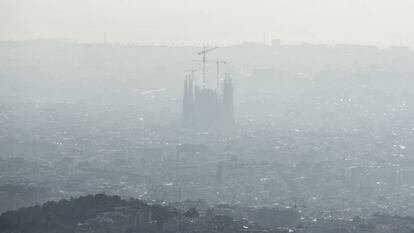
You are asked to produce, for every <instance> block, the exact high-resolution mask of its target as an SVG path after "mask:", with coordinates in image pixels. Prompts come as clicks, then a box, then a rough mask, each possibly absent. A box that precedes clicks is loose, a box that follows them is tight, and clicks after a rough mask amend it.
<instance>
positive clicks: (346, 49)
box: [0, 39, 414, 232]
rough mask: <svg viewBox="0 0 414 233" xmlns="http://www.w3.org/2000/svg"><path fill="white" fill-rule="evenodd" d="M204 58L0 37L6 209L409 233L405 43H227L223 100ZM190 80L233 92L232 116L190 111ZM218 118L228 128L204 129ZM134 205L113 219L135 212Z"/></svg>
mask: <svg viewBox="0 0 414 233" xmlns="http://www.w3.org/2000/svg"><path fill="white" fill-rule="evenodd" d="M199 50H200V48H198V47H168V46H141V45H135V44H80V43H73V42H66V41H48V40H39V41H22V42H16V41H2V42H0V104H1V105H0V158H1V160H0V197H1V198H0V212H1V213H10V212H6V211H11V210H17V209H19V208H22V207H28V206H34V205H41V204H44V203H48V202H49V203H51V202H50V201H59V200H61V199H67V200H69V199H72V198H78V197H80V198H84V196H85V195H95V194H97V193H105V194H106V195H116V198H122V199H124V200H128V199H129V198H134V199H136V200H139V202H140V203H141V202H142V203H141V204H140V205H144V203H147V204H148V205H149V204H151V203H152V204H154V205H160V206H164V207H165V206H168V207H169V208H176V209H177V211H178V212H179V213H181V214H185V213H187V212H186V211H189V209H191V208H194V209H195V210H197V217H198V216H200V217H198V218H199V219H198V220H194V219H193V218H194V217H191V218H187V220H183V218H184V219H185V217H186V216H184V215H181V214H179V215H177V216H175V215H174V216H175V217H174V219H176V220H172V221H173V222H174V221H178V222H180V221H184V222H186V221H187V223H186V224H190V225H191V227H190V228H189V229H191V231H194V232H196V231H198V230H197V226H199V224H201V222H203V221H207V222H208V221H210V220H211V218H212V217H211V216H214V215H216V216H229V217H231V218H235V219H238V221H241V222H238V223H237V224H236V225H234V227H235V229H234V232H236V231H238V230H236V228H237V229H239V228H240V229H241V230H240V229H239V230H240V231H248V230H246V229H251V228H252V227H253V228H254V229H256V228H255V226H253V225H249V224H253V223H249V221H254V222H256V223H258V224H259V226H260V227H262V228H263V229H276V230H278V231H281V232H284V231H286V232H294V231H297V232H325V231H324V230H326V232H412V229H414V220H413V219H411V218H412V217H414V212H413V206H414V198H413V195H414V183H413V181H412V179H410V178H411V177H412V175H413V173H414V166H413V162H414V161H413V159H412V154H413V151H414V148H412V147H411V145H412V140H414V121H413V117H412V116H413V115H414V108H413V100H414V98H413V93H412V91H411V88H410V87H411V85H412V84H413V83H414V81H413V80H412V78H411V77H412V75H413V74H414V68H413V67H414V66H412V64H413V61H414V53H413V52H412V50H411V49H410V48H408V47H403V46H399V47H391V48H377V47H373V46H359V45H320V44H319V45H316V44H299V45H285V44H283V41H281V40H279V39H275V40H272V43H271V44H264V43H244V44H240V45H234V46H227V47H220V48H218V49H216V50H215V51H211V53H209V54H208V56H211V57H212V58H214V59H215V57H219V58H223V59H225V60H226V61H227V63H226V64H222V66H221V68H222V72H221V73H220V72H219V71H218V68H217V73H218V74H217V83H219V82H222V83H223V88H222V90H221V89H220V87H219V84H217V87H216V76H215V75H216V74H215V73H216V64H215V63H214V62H213V63H211V64H207V65H206V68H205V69H206V70H205V73H206V76H207V80H206V83H205V84H203V83H200V81H197V80H199V79H198V77H201V76H202V75H203V73H204V72H201V70H202V69H203V67H202V64H200V63H194V64H192V63H191V61H192V59H194V58H198V55H197V52H199ZM214 61H215V60H214ZM217 61H218V59H217ZM193 67H195V69H197V71H195V69H194V72H193V74H191V72H190V73H189V72H188V71H186V70H188V69H192V68H193ZM194 73H195V74H194ZM190 74H191V76H190ZM230 77H231V78H230ZM190 79H191V83H192V82H193V81H194V83H195V84H194V85H206V86H210V87H211V88H212V91H211V92H208V93H207V92H206V93H207V94H208V95H210V96H215V95H218V96H220V90H221V91H223V92H225V90H227V91H231V92H230V93H231V97H232V98H234V100H233V99H231V100H230V99H229V97H228V96H229V95H227V97H223V103H224V102H226V101H227V102H226V103H227V105H225V104H223V106H231V108H233V104H234V113H233V112H232V111H231V112H225V111H224V110H218V109H228V108H229V107H221V106H220V105H219V104H218V103H219V102H220V101H221V100H220V101H218V102H217V103H216V102H214V101H213V102H211V101H210V102H208V103H213V104H212V105H210V106H212V107H211V108H210V109H207V110H205V109H201V110H200V109H199V110H197V106H198V108H200V106H203V105H202V104H203V102H202V98H201V97H195V99H194V100H191V101H190V102H191V103H190V104H188V103H189V102H188V100H187V102H186V100H185V95H187V96H188V95H190V94H189V93H191V95H193V94H192V93H193V86H191V88H192V89H191V92H190V89H186V88H189V82H190V81H188V80H190ZM183 80H186V81H185V86H184V89H183V85H182V84H183ZM226 80H227V81H226ZM226 83H227V84H226ZM226 85H227V86H226ZM214 88H217V90H216V91H214ZM233 88H234V93H233ZM186 91H187V92H186ZM186 93H187V94H186ZM199 93H201V94H199V96H201V95H202V92H199ZM214 93H215V94H214ZM233 95H234V96H233ZM191 98H192V97H191ZM197 98H199V99H198V100H197ZM214 98H216V97H214ZM220 98H221V97H220ZM226 98H227V100H226ZM197 101H198V102H197ZM228 101H231V105H229V103H230V102H228ZM232 101H234V103H233V102H232ZM193 102H194V103H193ZM186 103H187V105H188V106H187V109H185V108H184V109H183V105H185V104H186ZM193 104H194V106H195V107H193ZM188 109H196V110H194V111H195V112H192V111H193V110H188ZM186 111H187V115H188V116H187V120H188V119H190V118H191V119H192V120H191V121H190V123H188V122H187V123H186V122H183V117H184V118H185V116H184V115H185V114H186ZM196 111H199V112H200V113H197V112H196ZM220 111H221V112H220ZM197 114H198V115H197ZM215 114H217V115H216V116H215ZM221 114H223V115H221ZM226 114H227V115H226ZM229 114H230V115H229ZM233 114H234V116H233ZM217 116H219V117H217ZM197 117H198V118H197ZM215 117H216V118H215ZM233 117H234V118H233ZM214 119H215V121H217V122H223V121H227V123H226V124H222V125H220V124H215V125H214V127H213V128H208V127H207V128H206V125H205V124H198V123H197V124H195V123H194V122H196V121H199V122H200V121H208V122H210V121H212V120H214ZM184 120H185V119H184ZM233 121H234V123H232V122H233ZM229 122H230V123H229ZM193 123H194V124H195V125H196V127H192V126H191V124H193ZM210 123H211V122H210ZM211 124H213V123H211ZM232 124H234V125H233V126H232V127H229V128H227V129H226V130H224V131H223V130H219V129H222V128H223V127H224V126H229V125H232ZM189 125H190V126H189ZM203 127H204V128H203ZM116 200H118V199H116ZM59 203H60V202H59ZM147 204H145V205H147ZM128 205H129V204H125V203H124V202H119V203H118V202H116V203H115V204H114V206H111V207H110V208H109V207H108V208H109V209H108V210H107V211H109V210H111V211H113V214H114V213H117V211H118V212H122V213H123V214H124V215H126V216H129V214H127V213H129V212H128V211H130V210H129V208H132V207H130V206H129V207H126V206H128ZM117 206H123V207H122V208H123V209H122V210H119V209H117V208H118V207H117ZM113 208H115V210H116V211H115V210H114V209H113ZM210 209H211V210H214V211H215V213H216V214H212V213H211V211H210ZM36 211H40V210H36ZM41 211H43V207H42V210H41ZM214 211H213V212H214ZM260 211H262V212H260ZM266 211H267V212H266ZM258 212H260V213H262V215H261V217H257V216H258ZM105 213H106V212H105ZM105 213H100V214H98V215H97V216H98V217H97V219H98V220H99V218H100V217H99V216H101V217H102V216H103V215H102V214H105ZM217 213H218V214H217ZM144 215H145V216H146V215H148V214H147V213H146V214H144ZM183 216H184V217H183ZM255 216H256V217H255ZM90 217H91V218H92V217H96V216H90ZM102 218H103V217H102ZM108 218H109V219H116V217H114V216H113V217H108ZM128 218H129V217H128ZM266 218H270V220H264V219H266ZM97 219H95V220H90V221H98V220H97ZM104 219H106V217H105V218H104ZM177 219H178V220H177ZM180 219H181V220H180ZM243 219H244V220H243ZM281 219H282V220H281ZM83 220H84V221H86V218H85V219H83ZM147 220H148V221H151V219H147ZM147 220H146V221H147ZM216 220H217V219H216ZM3 221H4V220H3ZM99 221H100V220H99ZM111 221H112V220H111ZM122 221H123V220H122ZM128 221H130V220H128ZM128 221H127V222H128ZM188 221H190V222H188ZM193 221H199V224H198V223H194V222H193ZM217 221H221V220H217ZM223 221H224V220H223ZM225 221H229V220H228V219H227V220H225ZM243 221H248V222H247V223H243ZM0 222H1V221H0ZM256 223H255V224H256ZM81 224H83V223H81ZM125 224H126V223H125ZM128 224H130V223H128ZM128 224H127V225H128ZM131 224H132V223H131ZM165 224H167V223H165ZM170 224H172V223H171V222H170ZM174 224H178V223H177V222H175V223H174ZM217 224H218V223H217ZM240 224H241V225H240ZM243 224H245V225H243ZM246 224H247V225H246ZM243 226H245V227H246V228H245V229H244V230H243ZM148 227H150V226H148ZM249 227H250V228H249ZM256 227H258V226H256ZM80 228H82V227H80ZM167 228H168V227H167ZM167 228H165V226H164V228H159V226H158V227H156V228H154V229H153V230H154V231H159V232H162V231H164V230H165V231H166V229H167ZM122 229H123V228H122ZM148 229H150V228H148ZM151 229H152V228H151ZM162 229H164V230H162ZM169 229H173V228H172V227H171V228H169ZM174 229H175V228H174ZM177 229H178V230H176V231H173V230H171V232H186V230H185V229H181V228H177ZM186 229H187V228H186ZM335 229H336V230H338V229H344V231H335ZM395 229H399V230H398V231H396V230H395ZM80 230H82V229H76V232H79V231H80ZM95 230H96V231H97V232H99V227H98V228H96V229H95ZM118 230H119V229H112V230H111V231H109V232H119V231H118ZM141 230H142V229H141ZM187 230H188V229H187ZM227 230H229V229H227ZM135 231H138V230H137V229H135ZM151 231H152V230H151ZM223 231H224V232H225V230H223ZM257 231H259V228H257ZM5 232H15V231H12V230H9V231H5ZM61 232H62V231H61ZM69 232H71V231H69ZM86 232H88V231H86ZM122 232H124V231H122ZM132 232H134V231H132ZM218 232H221V231H218Z"/></svg>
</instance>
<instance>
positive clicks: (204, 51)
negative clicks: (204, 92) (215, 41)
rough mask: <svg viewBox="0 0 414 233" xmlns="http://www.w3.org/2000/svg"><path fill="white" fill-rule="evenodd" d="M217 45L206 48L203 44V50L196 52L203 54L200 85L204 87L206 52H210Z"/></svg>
mask: <svg viewBox="0 0 414 233" xmlns="http://www.w3.org/2000/svg"><path fill="white" fill-rule="evenodd" d="M217 48H218V47H213V48H209V49H207V48H206V47H205V46H204V47H203V50H201V51H200V52H198V55H203V60H202V62H203V76H202V87H203V88H204V87H205V86H206V53H208V52H211V51H213V50H215V49H217Z"/></svg>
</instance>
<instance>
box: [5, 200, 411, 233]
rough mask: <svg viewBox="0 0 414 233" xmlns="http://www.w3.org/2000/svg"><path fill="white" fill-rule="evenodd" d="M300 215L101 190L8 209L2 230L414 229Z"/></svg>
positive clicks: (281, 232)
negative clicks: (157, 200) (154, 200)
mask: <svg viewBox="0 0 414 233" xmlns="http://www.w3.org/2000/svg"><path fill="white" fill-rule="evenodd" d="M246 213H248V214H247V215H245V214H246ZM298 217H299V216H298V212H296V210H294V209H289V210H279V209H274V208H260V209H258V208H245V207H240V206H232V205H227V204H222V205H218V206H215V207H209V206H208V205H207V204H206V203H205V202H203V201H202V200H199V201H190V200H186V201H182V202H177V203H171V204H166V203H165V202H160V203H152V202H144V201H142V200H138V199H133V198H130V199H128V200H124V199H121V198H120V197H119V196H109V195H106V194H96V195H87V196H82V197H78V198H71V199H69V200H66V199H63V200H60V201H49V202H47V203H45V204H43V205H41V206H40V205H36V206H32V207H26V208H21V209H19V210H14V211H7V212H5V213H3V214H2V215H1V216H0V232H4V233H40V232H42V233H52V232H56V233H81V232H84V233H86V232H96V233H98V232H106V233H112V232H125V233H132V232H153V233H164V232H166V233H173V232H174V233H175V232H183V233H184V232H186V233H188V232H190V233H191V232H199V233H204V232H205V233H207V232H215V233H221V232H223V233H224V232H226V233H233V232H259V233H260V232H263V233H264V232H270V233H294V232H304V233H305V232H306V233H325V232H326V233H331V232H347V233H351V232H355V233H364V232H367V233H368V232H371V233H377V232H378V233H385V232H407V233H412V232H414V218H412V217H400V216H389V215H381V214H376V215H373V216H371V217H370V218H368V219H362V218H360V217H358V216H356V217H354V218H353V219H352V220H345V219H337V218H326V219H312V220H304V219H300V220H299V218H298ZM252 220H253V221H252ZM292 220H293V221H292Z"/></svg>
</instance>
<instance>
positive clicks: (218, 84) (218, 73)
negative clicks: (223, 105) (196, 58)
mask: <svg viewBox="0 0 414 233" xmlns="http://www.w3.org/2000/svg"><path fill="white" fill-rule="evenodd" d="M220 64H226V61H223V60H220V59H218V58H217V61H216V65H217V95H219V93H220Z"/></svg>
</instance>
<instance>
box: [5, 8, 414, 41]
mask: <svg viewBox="0 0 414 233" xmlns="http://www.w3.org/2000/svg"><path fill="white" fill-rule="evenodd" d="M413 23H414V1H413V0H393V1H391V0H251V1H248V0H203V1H201V0H148V1H144V0H0V39H2V40H4V39H7V40H8V39H38V38H60V39H73V40H77V41H96V42H101V41H102V40H103V34H104V32H106V33H107V40H108V41H109V42H115V41H116V42H139V43H148V42H154V43H168V44H181V43H211V44H213V43H239V42H242V41H264V39H265V38H266V39H267V41H269V40H270V39H271V38H281V39H282V42H283V41H288V42H302V41H309V42H327V43H335V42H348V43H365V44H381V45H392V44H398V43H399V42H400V40H402V42H403V44H405V45H410V46H411V45H414V26H413Z"/></svg>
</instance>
